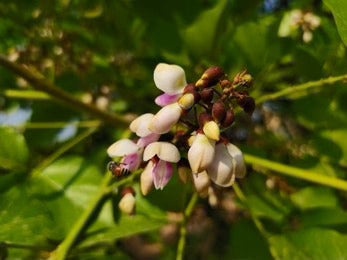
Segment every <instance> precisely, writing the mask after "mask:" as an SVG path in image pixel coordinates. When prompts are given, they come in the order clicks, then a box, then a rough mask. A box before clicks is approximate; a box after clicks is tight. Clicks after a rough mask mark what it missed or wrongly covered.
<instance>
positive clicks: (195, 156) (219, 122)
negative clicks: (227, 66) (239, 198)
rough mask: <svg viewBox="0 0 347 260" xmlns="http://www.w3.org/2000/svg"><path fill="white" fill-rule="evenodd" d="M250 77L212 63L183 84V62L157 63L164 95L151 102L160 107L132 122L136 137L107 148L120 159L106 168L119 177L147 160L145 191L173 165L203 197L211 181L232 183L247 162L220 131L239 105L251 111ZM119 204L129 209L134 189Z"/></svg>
mask: <svg viewBox="0 0 347 260" xmlns="http://www.w3.org/2000/svg"><path fill="white" fill-rule="evenodd" d="M252 80H253V79H252V76H251V75H250V74H249V73H247V72H246V71H243V72H241V73H239V74H238V75H236V77H235V78H234V79H233V80H230V79H229V78H228V77H227V75H226V74H225V72H224V71H223V70H222V69H221V68H220V67H217V66H215V67H210V68H208V69H207V70H206V71H205V72H204V73H203V74H202V76H201V77H200V79H198V80H197V81H196V83H190V84H187V81H186V76H185V73H184V70H183V69H182V68H181V67H179V66H177V65H169V64H164V63H160V64H158V65H157V67H156V68H155V70H154V82H155V85H156V86H157V88H159V89H160V90H162V91H163V92H164V94H162V95H160V96H158V97H157V98H156V99H155V103H156V104H157V105H159V106H161V107H162V108H161V109H160V110H159V111H158V112H157V113H156V114H151V113H146V114H143V115H141V116H139V117H138V118H136V119H135V120H134V121H133V122H132V123H131V124H130V130H131V131H132V132H134V133H135V134H136V135H137V136H138V139H137V140H136V141H135V140H129V139H122V140H119V141H117V142H115V143H114V144H112V145H111V146H110V147H109V148H108V150H107V153H108V155H109V156H110V157H111V158H117V157H121V158H122V159H121V161H120V163H116V162H111V163H110V164H109V170H110V171H111V172H112V174H113V175H114V176H115V177H116V178H121V177H123V176H127V175H129V174H132V173H133V172H134V171H135V170H137V169H139V167H140V165H143V163H144V162H146V164H145V166H144V168H143V170H142V173H141V178H140V184H141V193H142V194H143V195H147V194H148V193H149V192H150V191H151V190H152V189H153V188H155V189H163V188H164V187H165V186H166V185H167V183H168V182H169V181H170V179H171V177H172V176H173V174H174V168H175V164H177V168H178V174H179V177H180V178H181V180H182V181H183V182H184V183H186V182H188V180H192V183H193V185H194V186H195V189H196V191H197V192H198V193H199V194H200V195H201V196H207V195H208V194H212V193H213V188H212V186H211V185H212V183H214V184H215V185H218V186H221V187H229V186H231V185H232V184H233V183H234V181H235V178H241V177H244V175H245V174H246V167H245V163H244V159H243V155H242V152H241V151H240V149H239V148H238V147H236V146H235V145H234V144H232V143H231V142H230V140H229V139H228V138H227V137H226V135H225V134H224V133H223V131H225V130H226V128H227V127H229V126H231V125H232V124H233V122H234V120H235V114H236V111H237V110H236V107H237V106H239V107H241V108H242V109H243V110H244V111H245V112H246V113H247V114H252V113H253V111H254V109H255V102H254V99H253V98H252V97H250V96H249V94H248V91H247V90H248V89H249V88H250V86H251V84H252ZM174 126H178V127H174ZM185 155H187V156H185ZM119 207H120V209H121V210H122V211H124V212H125V213H128V214H131V213H133V212H134V207H135V193H134V192H128V193H126V194H125V195H124V196H123V198H122V199H121V201H120V203H119Z"/></svg>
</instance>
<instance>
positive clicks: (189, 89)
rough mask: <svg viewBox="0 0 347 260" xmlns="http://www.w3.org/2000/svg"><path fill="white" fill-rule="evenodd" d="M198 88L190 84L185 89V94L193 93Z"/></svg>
mask: <svg viewBox="0 0 347 260" xmlns="http://www.w3.org/2000/svg"><path fill="white" fill-rule="evenodd" d="M195 88H196V86H195V84H194V83H191V84H188V85H187V86H185V87H184V91H183V93H184V94H186V93H191V92H192V91H193V90H195Z"/></svg>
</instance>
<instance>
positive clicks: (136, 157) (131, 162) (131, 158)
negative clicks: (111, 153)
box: [122, 149, 143, 172]
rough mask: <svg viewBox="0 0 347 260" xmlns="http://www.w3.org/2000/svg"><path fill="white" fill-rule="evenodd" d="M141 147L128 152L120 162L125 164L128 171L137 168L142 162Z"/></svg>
mask: <svg viewBox="0 0 347 260" xmlns="http://www.w3.org/2000/svg"><path fill="white" fill-rule="evenodd" d="M142 154H143V149H141V150H140V151H139V152H137V153H134V154H129V155H127V156H125V157H124V159H123V160H122V163H124V164H126V165H127V167H128V169H129V171H130V172H134V171H135V170H137V169H138V168H139V166H140V164H141V162H142Z"/></svg>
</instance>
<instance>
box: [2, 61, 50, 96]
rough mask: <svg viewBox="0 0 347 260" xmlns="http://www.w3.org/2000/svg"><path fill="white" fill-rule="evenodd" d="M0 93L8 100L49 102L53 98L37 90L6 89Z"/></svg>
mask: <svg viewBox="0 0 347 260" xmlns="http://www.w3.org/2000/svg"><path fill="white" fill-rule="evenodd" d="M0 57H1V56H0ZM0 93H1V94H2V95H4V96H5V97H8V98H19V99H35V100H49V99H50V98H51V97H50V96H49V95H47V94H46V93H44V92H42V91H37V90H16V89H6V90H4V91H1V92H0Z"/></svg>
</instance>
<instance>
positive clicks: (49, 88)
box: [0, 55, 131, 126]
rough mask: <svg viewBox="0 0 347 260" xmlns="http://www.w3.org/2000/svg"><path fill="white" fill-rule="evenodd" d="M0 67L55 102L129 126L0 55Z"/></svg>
mask: <svg viewBox="0 0 347 260" xmlns="http://www.w3.org/2000/svg"><path fill="white" fill-rule="evenodd" d="M0 65H2V66H4V67H6V68H7V69H9V70H11V71H13V72H14V73H16V74H17V75H18V76H20V77H22V78H24V79H25V80H26V81H28V82H29V83H30V84H31V85H32V87H33V88H35V89H37V90H40V91H43V92H45V93H47V94H49V95H50V96H52V97H53V98H55V99H56V100H58V101H61V102H63V103H65V104H67V105H68V106H70V107H72V108H74V109H77V110H80V111H82V112H86V113H88V114H90V115H92V116H95V117H97V118H100V119H101V120H103V121H105V122H106V123H108V124H111V125H114V126H119V125H123V126H124V125H127V124H129V122H130V121H131V120H130V119H129V118H127V117H123V116H119V115H115V114H111V113H108V112H105V111H103V110H100V109H98V108H97V107H96V106H94V105H91V104H86V103H83V102H82V101H80V100H78V99H76V98H75V97H73V96H72V95H70V94H69V93H68V92H66V91H64V90H62V89H60V88H58V87H57V86H55V85H53V84H52V83H51V82H49V81H48V80H47V79H45V78H44V77H43V76H42V75H41V74H39V73H38V72H36V71H32V70H29V69H28V68H26V67H24V66H21V65H18V64H16V63H13V62H11V61H9V60H8V59H7V58H6V57H4V56H2V55H0Z"/></svg>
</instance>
